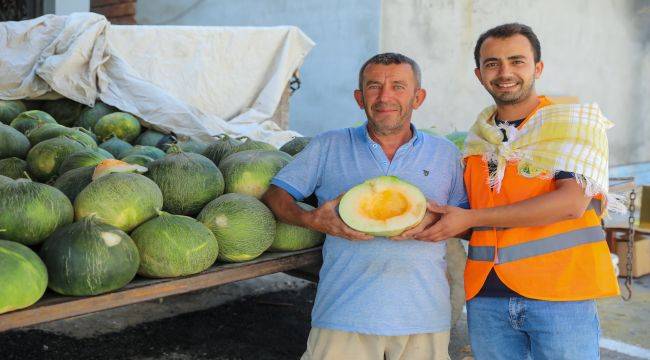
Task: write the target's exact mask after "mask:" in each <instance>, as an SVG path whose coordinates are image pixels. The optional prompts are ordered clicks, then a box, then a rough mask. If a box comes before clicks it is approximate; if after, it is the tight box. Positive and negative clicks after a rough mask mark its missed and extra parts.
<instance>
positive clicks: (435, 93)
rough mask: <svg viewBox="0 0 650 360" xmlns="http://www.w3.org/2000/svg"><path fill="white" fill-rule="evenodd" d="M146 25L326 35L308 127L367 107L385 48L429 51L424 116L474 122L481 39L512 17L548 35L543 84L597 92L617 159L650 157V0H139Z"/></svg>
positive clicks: (313, 129) (296, 107) (304, 110)
mask: <svg viewBox="0 0 650 360" xmlns="http://www.w3.org/2000/svg"><path fill="white" fill-rule="evenodd" d="M136 20H137V21H138V23H139V24H170V25H172V24H173V25H214V26H219V25H222V26H269V25H295V26H298V27H299V28H301V29H302V30H303V31H304V32H305V33H306V34H307V35H308V36H309V37H311V38H312V39H313V40H314V41H315V42H316V47H315V48H314V49H313V50H312V52H311V53H310V54H309V55H308V57H307V59H306V61H305V63H304V65H303V67H302V68H301V74H302V81H303V83H302V88H301V89H300V90H299V91H298V92H297V93H296V94H295V95H294V96H293V97H292V99H291V111H290V120H289V121H290V126H291V128H292V129H294V130H297V131H299V132H302V133H303V134H306V135H314V134H316V133H319V132H321V131H324V130H329V129H334V128H338V127H344V126H349V125H350V124H352V123H354V122H356V121H359V120H362V119H363V118H364V114H363V112H361V111H360V110H359V109H358V108H357V106H356V105H355V103H354V100H353V98H352V91H353V90H354V88H355V87H356V81H357V71H358V68H359V67H360V65H361V64H362V63H363V62H364V61H365V60H366V59H367V58H368V57H370V56H371V55H374V54H375V53H377V52H379V51H382V52H383V51H397V52H403V53H405V54H407V55H409V56H411V57H413V58H414V59H415V60H416V61H418V62H419V63H420V65H421V67H422V70H423V80H424V82H423V84H424V87H425V88H426V89H427V91H428V97H427V100H426V101H425V103H424V106H423V107H422V108H421V109H419V110H417V111H416V112H415V113H414V121H415V123H416V125H418V126H421V127H423V126H424V127H429V126H436V127H437V128H438V129H440V130H441V131H443V132H447V131H451V130H453V129H458V130H465V129H467V128H468V127H469V126H470V125H471V124H472V123H473V121H474V118H475V116H476V114H478V112H479V111H480V110H481V109H482V108H483V107H485V106H487V105H490V104H491V102H492V99H491V98H490V97H489V96H488V94H487V93H486V92H485V91H484V90H483V88H482V87H481V85H480V84H479V83H478V81H477V80H476V78H475V77H474V74H473V69H474V62H473V61H474V60H473V49H474V43H475V41H476V39H477V38H478V36H479V35H480V33H481V32H483V31H485V30H487V29H488V28H490V27H492V26H495V25H499V24H502V23H505V22H512V21H519V22H523V23H526V24H528V25H530V26H531V27H532V28H533V29H534V30H535V31H536V33H537V34H538V36H539V38H540V40H541V43H542V59H543V60H544V62H545V69H544V73H543V75H542V78H541V79H540V80H539V81H538V82H537V88H538V90H539V91H540V92H541V93H544V94H549V95H559V96H561V95H570V96H577V97H579V98H580V99H581V100H582V101H590V102H591V101H595V102H597V103H599V104H600V106H601V107H602V109H603V111H604V113H605V114H606V115H607V116H608V117H609V118H610V119H611V120H612V121H613V122H614V123H615V124H616V126H615V127H614V128H613V129H612V130H610V132H609V135H610V154H611V163H612V164H622V163H630V162H640V161H650V141H648V138H649V137H650V116H649V115H648V114H650V2H649V1H647V0H625V1H612V0H574V1H563V0H547V1H530V0H356V1H344V0H327V1H322V0H239V1H225V0H197V1H173V0H157V1H154V0H140V1H138V3H137V15H136Z"/></svg>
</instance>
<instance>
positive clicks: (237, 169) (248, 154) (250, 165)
mask: <svg viewBox="0 0 650 360" xmlns="http://www.w3.org/2000/svg"><path fill="white" fill-rule="evenodd" d="M291 160H293V158H292V157H291V155H288V154H287V153H284V152H282V151H277V150H272V151H266V150H246V151H241V152H238V153H234V154H232V155H230V156H228V157H226V158H224V159H223V160H222V161H221V163H219V170H221V173H222V174H223V178H224V180H225V181H226V188H225V191H224V192H226V193H239V194H247V195H251V196H254V197H256V198H258V199H259V198H261V197H262V195H263V194H264V192H265V191H266V190H267V189H268V188H269V184H270V182H271V179H272V178H273V177H274V176H275V174H277V173H278V171H280V169H282V168H283V167H284V166H285V165H287V164H288V163H289V162H291Z"/></svg>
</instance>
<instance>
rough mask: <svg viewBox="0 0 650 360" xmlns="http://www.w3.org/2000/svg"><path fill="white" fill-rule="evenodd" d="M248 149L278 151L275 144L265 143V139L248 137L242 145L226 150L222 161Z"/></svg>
mask: <svg viewBox="0 0 650 360" xmlns="http://www.w3.org/2000/svg"><path fill="white" fill-rule="evenodd" d="M247 150H266V151H278V149H276V147H275V146H273V145H271V144H269V143H265V142H263V141H256V140H252V139H246V140H245V141H244V142H243V143H241V144H240V145H237V146H234V147H232V148H231V149H230V150H228V151H226V152H225V153H224V154H223V155H222V157H221V161H223V160H224V159H226V158H227V157H228V156H230V155H232V154H235V153H238V152H242V151H247ZM221 161H220V162H219V164H218V165H221Z"/></svg>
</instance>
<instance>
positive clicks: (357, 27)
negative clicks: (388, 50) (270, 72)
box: [136, 0, 381, 136]
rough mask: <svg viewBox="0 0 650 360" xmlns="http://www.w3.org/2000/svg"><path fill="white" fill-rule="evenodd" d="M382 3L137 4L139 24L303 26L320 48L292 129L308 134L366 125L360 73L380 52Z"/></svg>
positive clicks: (296, 98) (295, 103)
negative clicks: (357, 97) (357, 93)
mask: <svg viewBox="0 0 650 360" xmlns="http://www.w3.org/2000/svg"><path fill="white" fill-rule="evenodd" d="M380 11H381V2H380V1H379V0H354V1H347V0H325V1H323V0H237V1H226V0H205V1H200V0H199V1H177V0H138V2H137V12H136V20H137V22H138V24H164V25H207V26H274V25H294V26H297V27H299V28H300V29H301V30H302V31H303V32H304V33H305V34H307V36H309V37H310V38H311V39H312V40H314V42H315V43H316V47H314V49H313V50H312V51H311V52H310V53H309V54H308V55H307V58H306V60H305V62H304V64H303V66H302V67H301V69H300V73H301V79H302V87H301V88H300V90H298V91H297V92H296V93H295V94H294V95H293V96H292V97H291V100H290V114H289V125H290V128H291V129H292V130H296V131H298V132H301V133H303V134H305V135H310V136H311V135H315V134H317V133H320V132H323V131H326V130H330V129H335V128H341V127H348V126H350V125H351V124H353V123H354V122H356V121H359V120H364V118H365V115H364V113H363V111H361V110H359V108H358V107H357V106H356V104H355V102H354V98H353V95H352V94H353V91H354V89H355V88H356V86H357V85H356V84H357V73H358V68H359V67H360V66H361V65H362V64H363V62H364V61H365V60H366V59H367V58H369V57H370V56H372V55H374V54H376V53H377V51H378V47H379V41H378V37H379V35H378V34H379V24H380V19H381V17H380V13H381V12H380Z"/></svg>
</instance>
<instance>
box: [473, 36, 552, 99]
mask: <svg viewBox="0 0 650 360" xmlns="http://www.w3.org/2000/svg"><path fill="white" fill-rule="evenodd" d="M479 61H480V67H479V68H477V69H475V70H474V72H475V74H476V77H477V78H478V79H479V81H480V82H481V84H483V87H485V89H486V90H487V91H488V92H489V93H490V95H492V97H493V98H494V101H495V102H496V103H497V105H511V104H517V103H520V102H523V101H526V100H528V99H529V98H530V97H532V96H537V94H536V92H535V79H538V78H539V77H540V75H541V74H542V70H543V68H544V64H543V63H542V62H541V61H539V62H537V63H535V60H534V53H533V48H532V46H531V44H530V42H529V41H528V39H527V38H526V37H525V36H523V35H520V34H516V35H513V36H510V37H506V38H496V37H489V38H487V39H486V40H485V42H483V44H482V45H481V50H480V60H479Z"/></svg>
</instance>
